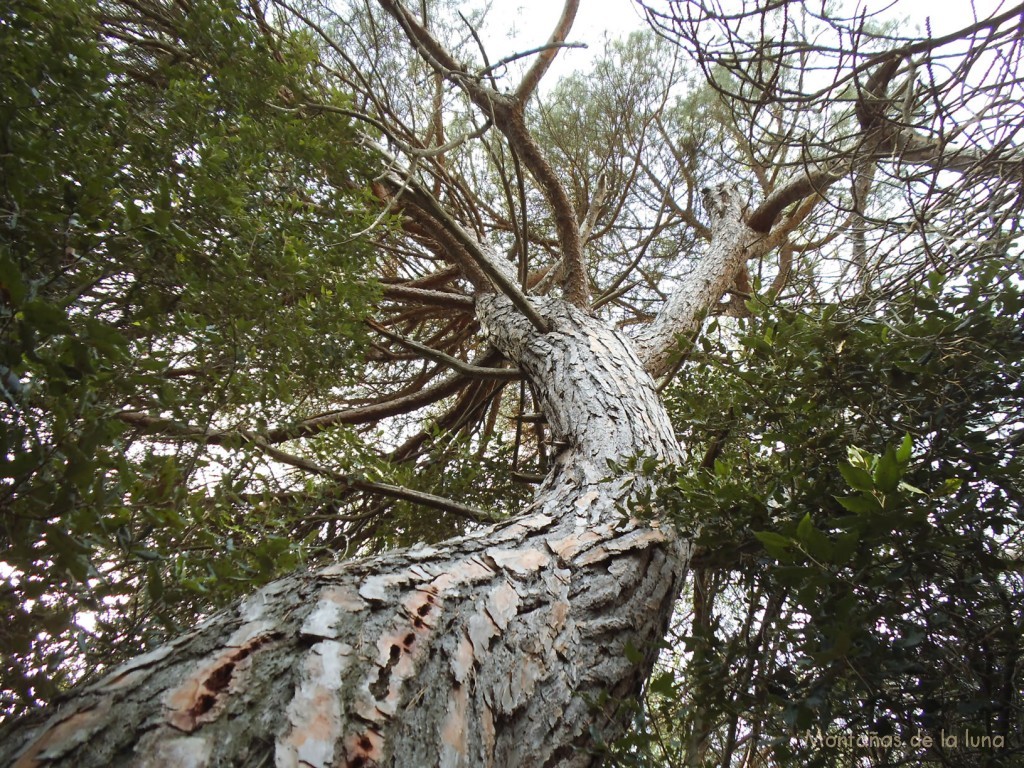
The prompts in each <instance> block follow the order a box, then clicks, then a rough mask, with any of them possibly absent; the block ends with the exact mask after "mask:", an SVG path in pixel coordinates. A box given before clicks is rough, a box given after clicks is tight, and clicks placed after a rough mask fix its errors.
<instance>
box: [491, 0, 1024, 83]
mask: <svg viewBox="0 0 1024 768" xmlns="http://www.w3.org/2000/svg"><path fill="white" fill-rule="evenodd" d="M808 2H813V3H814V5H815V6H817V5H818V4H819V3H820V2H822V0H808ZM562 4H563V0H510V1H509V0H504V1H503V0H494V1H493V2H492V6H491V11H490V13H489V14H488V23H487V25H486V26H485V27H484V29H483V30H481V34H482V37H483V39H484V42H485V45H486V46H487V52H488V55H489V56H490V58H491V60H492V61H495V60H497V59H500V58H502V57H503V56H507V55H509V54H511V53H513V52H516V51H522V50H526V49H529V48H534V47H536V46H539V45H543V44H544V43H545V42H547V38H548V36H549V35H550V34H551V30H552V29H553V28H554V26H555V23H556V22H557V21H558V17H559V15H560V14H561V11H562ZM652 5H655V6H656V5H657V0H654V2H652ZM844 5H845V6H846V7H848V8H850V9H855V12H859V11H860V10H866V11H867V13H868V14H871V13H873V12H876V11H877V12H880V13H881V17H880V18H884V19H889V18H892V19H899V20H903V19H909V20H910V24H911V27H910V28H909V29H907V30H906V31H907V32H908V33H913V32H914V31H915V30H914V29H913V27H914V26H918V27H919V29H920V30H922V31H923V30H924V29H925V19H930V23H931V31H932V34H933V35H935V36H940V35H944V34H947V33H949V32H953V31H956V30H957V29H960V28H962V27H965V26H968V25H970V24H971V23H973V22H974V18H975V12H976V13H977V16H978V18H985V17H988V16H993V15H995V14H997V13H1000V12H1003V11H1006V10H1009V9H1010V8H1011V7H1012V6H1013V5H1014V2H1012V1H1011V0H975V1H974V2H971V0H859V2H858V1H857V0H847V2H845V3H844ZM851 15H853V14H851ZM646 25H647V23H646V21H645V20H644V18H643V16H642V14H641V9H640V7H639V5H637V3H635V2H633V0H581V2H580V9H579V12H578V13H577V15H576V22H575V24H574V25H573V30H572V33H571V34H570V36H569V42H583V43H587V44H588V46H589V48H588V49H586V50H580V49H567V50H563V51H561V52H560V53H559V55H558V59H556V61H555V64H554V65H553V66H552V68H551V70H550V72H549V74H548V76H547V79H548V85H550V83H553V82H554V81H555V80H557V79H558V78H559V77H560V76H562V75H565V74H567V73H569V72H572V71H574V70H577V69H583V68H586V66H587V64H588V62H589V61H590V60H591V59H592V58H593V57H594V56H596V55H597V54H599V53H600V52H601V50H602V47H603V41H604V39H605V38H606V37H610V38H623V37H625V36H626V35H628V34H629V33H630V32H632V31H633V30H636V29H642V28H644V27H646Z"/></svg>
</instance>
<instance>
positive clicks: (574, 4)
mask: <svg viewBox="0 0 1024 768" xmlns="http://www.w3.org/2000/svg"><path fill="white" fill-rule="evenodd" d="M579 7H580V2H579V0H566V2H565V5H564V6H563V7H562V16H561V18H559V19H558V23H557V24H556V25H555V29H554V31H553V32H552V33H551V39H550V40H548V44H547V45H546V46H545V47H544V49H543V50H542V51H541V54H540V56H538V57H537V61H535V62H534V63H533V66H532V67H530V70H529V72H527V73H526V75H525V76H524V77H523V81H522V82H521V83H520V84H519V87H518V88H517V89H516V101H518V102H519V103H520V104H525V103H526V101H527V99H529V98H530V96H532V95H533V92H534V91H535V90H537V86H538V85H539V84H540V81H541V78H543V77H544V74H545V73H546V72H547V71H548V67H550V66H551V62H553V61H554V60H555V56H557V55H558V51H559V47H560V46H561V44H562V43H564V42H565V38H566V37H568V36H569V30H571V29H572V23H573V22H574V21H575V20H576V11H577V10H578V9H579Z"/></svg>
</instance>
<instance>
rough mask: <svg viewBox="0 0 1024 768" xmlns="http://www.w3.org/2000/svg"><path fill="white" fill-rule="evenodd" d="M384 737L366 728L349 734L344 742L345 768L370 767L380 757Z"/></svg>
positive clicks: (375, 763)
mask: <svg viewBox="0 0 1024 768" xmlns="http://www.w3.org/2000/svg"><path fill="white" fill-rule="evenodd" d="M383 746H384V739H383V738H382V737H381V735H380V734H379V733H377V731H375V730H373V729H372V728H368V729H366V730H365V731H363V732H362V733H357V734H355V735H353V736H351V737H350V738H349V739H348V741H347V742H346V744H345V768H371V766H375V765H377V762H378V761H379V760H380V758H381V752H382V748H383Z"/></svg>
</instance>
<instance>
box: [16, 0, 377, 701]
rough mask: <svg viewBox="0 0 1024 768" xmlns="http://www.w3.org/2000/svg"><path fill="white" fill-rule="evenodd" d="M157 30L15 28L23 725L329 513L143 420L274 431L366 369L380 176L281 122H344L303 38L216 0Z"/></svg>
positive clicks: (87, 17) (254, 581)
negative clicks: (304, 100) (369, 209)
mask: <svg viewBox="0 0 1024 768" xmlns="http://www.w3.org/2000/svg"><path fill="white" fill-rule="evenodd" d="M140 23H141V22H140V21H139V20H138V19H135V18H133V17H132V15H131V12H130V10H129V9H128V8H117V7H113V6H112V7H109V8H107V7H105V6H97V7H94V6H93V4H91V3H80V2H71V1H67V2H64V1H58V2H46V3H36V2H15V3H11V4H7V5H6V6H5V8H4V10H3V11H2V18H0V35H2V36H3V40H2V46H3V48H4V50H5V52H6V53H5V56H4V64H3V70H2V92H3V105H4V106H3V117H2V123H3V127H2V132H0V135H2V136H3V139H2V141H3V142H4V146H3V151H2V153H0V154H2V159H0V169H2V170H0V173H2V182H0V184H2V192H0V194H2V197H0V200H2V202H0V209H2V212H3V226H2V228H0V249H2V250H0V269H2V276H0V280H2V285H3V298H4V304H3V310H2V317H0V322H2V329H3V330H2V334H3V335H2V340H3V345H2V347H0V350H2V351H0V355H2V358H0V371H2V372H3V393H2V394H3V402H2V404H0V408H2V409H3V415H4V418H3V421H2V422H0V428H2V432H0V444H2V445H3V451H2V452H0V456H2V461H3V475H4V480H3V483H2V485H0V494H2V496H3V499H4V501H3V507H2V508H3V516H2V519H3V536H4V539H3V540H4V555H3V560H4V563H5V564H6V565H5V570H4V578H5V583H4V588H3V611H4V613H3V627H4V629H3V631H2V638H3V646H2V649H3V657H4V660H5V663H4V664H3V699H2V701H3V707H4V709H6V710H8V711H10V710H11V709H13V708H17V707H20V706H24V704H25V703H26V702H33V701H40V700H47V699H49V698H50V697H51V696H53V695H54V693H56V692H57V691H59V690H61V689H62V688H64V687H66V682H67V681H68V680H69V679H74V678H76V677H78V676H79V675H81V674H82V673H83V672H84V671H86V670H88V669H89V668H95V667H96V666H98V665H100V664H108V663H110V662H112V661H116V660H118V659H119V658H124V657H126V656H128V655H131V654H132V653H134V649H135V648H137V647H138V646H139V645H140V644H141V643H146V642H152V641H153V640H155V639H157V638H160V637H165V636H166V634H165V633H166V631H167V630H173V631H180V630H181V629H182V628H184V627H187V626H188V625H189V624H191V623H192V622H193V621H194V617H195V615H196V613H197V611H205V610H208V609H209V606H211V605H216V604H220V603H223V602H224V601H226V600H227V599H229V598H231V597H234V596H236V595H238V594H244V593H245V592H248V591H249V590H250V589H252V587H253V586H254V585H258V584H261V583H263V582H265V581H267V580H268V579H269V578H271V577H272V576H275V575H277V574H279V573H281V572H284V571H287V570H290V569H291V568H293V567H295V565H297V564H298V563H299V562H300V561H301V559H302V558H303V556H304V552H305V551H306V550H307V549H308V541H307V537H308V534H307V535H303V534H302V533H301V531H299V530H297V528H296V521H297V520H301V518H302V513H303V506H304V504H307V503H308V504H310V505H312V506H313V507H314V508H315V500H314V501H309V502H304V503H303V504H293V505H285V504H282V503H279V502H276V501H275V499H274V496H273V490H274V480H273V478H272V477H270V476H265V474H264V470H262V469H261V467H260V463H259V461H258V454H255V453H254V452H253V451H252V450H251V449H248V448H244V447H243V444H244V443H245V442H246V440H245V438H244V437H243V436H241V435H240V439H239V440H238V441H236V444H235V445H233V446H231V447H230V450H221V451H220V452H216V451H212V450H196V449H195V446H194V445H192V444H190V443H189V442H185V441H182V440H180V439H172V440H165V441H162V442H161V443H160V444H156V443H153V442H152V441H149V440H147V439H146V438H145V436H144V435H143V434H140V432H144V431H145V428H144V427H145V425H144V424H140V423H139V422H138V421H137V419H139V418H140V417H143V416H144V415H146V414H148V413H150V412H158V413H160V414H161V415H162V416H163V417H164V418H167V419H169V420H173V421H174V422H175V423H179V424H184V425H190V426H192V427H195V428H196V429H199V430H210V429H216V428H223V427H227V426H233V425H236V424H244V425H246V428H248V429H255V430H259V429H261V427H260V425H261V424H264V425H265V424H266V423H268V422H270V421H277V420H284V419H288V418H291V416H292V414H294V413H295V411H296V410H299V411H301V410H302V409H303V408H306V407H308V403H309V402H310V401H313V402H315V401H317V400H318V399H320V398H323V397H325V396H327V393H329V391H330V388H331V387H334V386H338V385H339V384H341V383H344V382H345V381H351V380H353V377H354V376H355V375H357V374H358V373H359V370H360V368H359V364H358V356H357V351H358V349H359V347H360V344H361V343H362V339H363V338H364V337H365V332H364V331H363V329H362V326H361V325H360V322H359V318H360V316H361V315H363V314H365V313H366V312H367V311H368V309H367V308H368V306H369V305H368V302H369V301H371V300H372V297H373V291H372V288H371V287H369V286H363V285H360V283H359V282H358V280H359V279H360V278H362V277H363V276H364V275H365V274H366V267H367V266H368V265H369V264H372V260H373V252H372V251H371V250H370V249H369V248H367V247H366V245H365V243H363V242H362V241H360V240H359V239H358V238H357V237H356V235H357V233H358V230H359V228H360V227H362V226H365V225H368V224H369V222H370V221H372V218H370V216H369V213H364V211H365V207H364V204H363V200H364V198H365V195H366V192H365V189H366V187H367V184H368V177H367V169H368V168H369V167H370V160H369V156H368V155H367V153H366V152H365V151H363V150H359V149H358V148H357V147H356V146H355V143H356V136H355V133H354V131H353V129H352V128H351V126H350V125H349V124H348V122H347V121H344V120H331V121H327V120H322V119H313V118H311V119H302V118H298V117H293V116H290V115H287V114H282V113H281V112H280V108H281V107H282V99H284V98H285V96H286V94H287V92H292V91H300V90H313V91H314V92H317V93H320V94H322V95H323V97H324V98H326V99H331V100H334V101H336V102H337V103H340V104H344V103H347V102H346V100H345V99H344V97H342V96H341V95H339V94H338V93H337V92H336V91H334V90H331V89H329V86H327V85H326V84H325V83H324V82H323V81H322V79H320V78H319V77H318V76H317V75H316V74H315V73H314V72H313V70H312V65H313V62H314V61H315V56H316V50H315V47H313V46H312V45H311V41H310V39H309V37H308V35H300V34H294V35H291V36H290V37H288V38H287V39H276V38H269V37H267V36H266V35H265V34H264V33H263V32H262V31H261V30H260V28H259V26H258V25H257V24H256V23H255V22H254V20H253V19H252V18H246V16H245V14H243V13H240V9H239V8H236V7H233V6H232V5H231V4H225V3H212V2H200V3H195V4H192V6H191V8H190V11H189V13H188V14H184V15H175V16H171V17H167V18H164V17H163V16H161V17H160V18H154V19H152V20H151V22H150V24H151V25H152V26H151V27H150V28H149V29H150V33H151V34H152V35H154V37H153V39H151V40H150V41H149V43H148V44H146V41H145V40H144V39H143V38H142V31H141V30H140V29H139V25H140ZM136 425H138V426H141V427H142V429H138V428H136V429H132V428H130V427H133V426H136ZM350 439H351V440H353V441H356V440H357V438H356V437H355V436H352V437H351V438H350ZM222 442H223V441H222ZM225 448H227V446H225ZM214 553H215V554H216V555H217V556H216V557H215V558H214V557H211V554H214ZM83 613H86V614H87V618H86V619H84V620H83V618H82V616H83ZM88 617H92V620H91V621H90V619H89V618H88Z"/></svg>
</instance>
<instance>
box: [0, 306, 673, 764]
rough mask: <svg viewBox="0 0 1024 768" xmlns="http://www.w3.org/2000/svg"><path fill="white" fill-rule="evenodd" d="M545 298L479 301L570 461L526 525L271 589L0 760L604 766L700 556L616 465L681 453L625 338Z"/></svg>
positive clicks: (27, 735)
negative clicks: (636, 504) (649, 514)
mask: <svg viewBox="0 0 1024 768" xmlns="http://www.w3.org/2000/svg"><path fill="white" fill-rule="evenodd" d="M534 303H535V306H536V307H537V309H538V310H539V311H540V313H541V314H542V315H543V316H544V317H545V319H546V320H547V321H548V323H549V324H550V326H551V331H550V332H549V333H547V334H541V333H540V332H538V331H537V330H536V329H535V328H534V326H533V325H532V324H531V323H530V322H528V321H527V320H526V319H525V318H524V317H523V316H522V315H521V314H520V313H519V312H518V311H517V310H515V309H514V308H513V307H512V305H511V303H510V302H509V301H508V300H507V299H505V298H503V297H500V296H494V295H491V296H486V297H484V298H482V299H481V300H480V301H479V304H478V312H479V316H480V319H481V321H482V323H483V324H484V326H485V327H486V328H487V330H488V333H489V335H490V338H491V340H492V342H493V343H494V344H495V346H497V347H498V349H500V350H501V351H502V352H503V353H504V354H505V355H506V356H508V357H509V358H510V359H512V360H514V361H516V362H517V363H518V364H519V365H520V366H521V367H522V368H523V370H524V371H525V372H526V373H527V375H528V376H529V377H530V379H531V381H532V382H533V384H534V385H535V386H536V387H537V389H538V391H539V392H540V393H541V398H542V401H543V408H544V412H545V414H546V416H547V418H548V420H549V423H550V426H551V431H552V434H553V437H554V440H555V441H556V445H557V446H558V447H560V449H561V450H560V452H559V453H558V455H557V459H556V461H555V466H554V468H553V470H552V472H551V473H550V475H549V476H548V478H547V479H546V481H545V482H544V484H543V485H542V486H541V488H540V489H539V491H538V493H537V496H536V498H535V501H534V502H533V504H532V505H531V506H530V507H529V508H528V509H527V510H526V511H525V512H524V513H523V514H522V515H520V516H519V517H517V518H515V519H513V520H510V521H508V522H505V523H501V524H499V525H496V526H493V527H491V528H488V529H486V530H483V531H481V532H479V533H475V534H472V535H469V536H465V537H462V538H458V539H453V540H451V541H447V542H445V543H444V544H441V545H437V546H422V547H414V548H412V549H409V550H403V551H396V552H392V553H389V554H386V555H384V556H380V557H374V558H369V559H362V560H356V561H349V562H343V563H339V564H337V565H332V566H329V567H327V568H322V569H320V570H318V571H315V572H309V573H300V574H295V575H292V576H290V577H288V578H285V579H282V580H280V581H276V582H274V583H272V584H269V585H268V586H266V587H264V588H263V589H261V590H260V591H259V592H257V593H256V594H254V595H252V596H250V597H249V598H247V599H246V600H244V601H242V602H241V603H240V604H239V605H238V606H236V607H235V608H233V609H231V610H227V611H224V612H221V613H219V614H217V615H215V616H213V617H211V618H210V619H208V620H207V621H205V622H204V623H203V624H201V625H200V626H199V627H197V628H196V629H195V630H193V631H192V632H190V633H188V634H186V635H184V636H183V637H180V638H178V639H177V640H175V641H173V642H171V643H169V644H167V645H165V646H163V647H162V648H160V649H158V650H156V651H153V652H151V653H148V654H146V655H144V656H140V657H139V658H137V659H135V660H134V661H132V662H129V663H128V664H126V665H124V666H122V667H121V668H120V669H117V670H115V671H114V672H112V673H111V674H110V675H108V676H107V677H106V678H105V679H103V680H101V681H100V682H98V683H96V684H94V685H92V686H91V687H89V688H88V689H87V690H85V691H83V692H80V693H78V695H76V696H75V698H73V699H71V700H70V701H69V703H67V704H66V705H64V706H63V707H60V708H58V709H57V710H56V711H55V712H53V713H52V714H51V715H50V717H49V719H48V720H46V721H45V722H42V723H39V722H37V723H36V724H34V725H32V724H29V723H21V724H15V726H14V727H13V728H12V729H11V730H10V731H9V732H8V733H7V734H6V738H5V739H4V743H3V746H2V747H0V757H3V758H5V762H7V763H9V762H11V761H12V760H13V761H14V764H15V765H16V766H18V767H19V768H27V767H28V766H51V765H53V766H57V765H62V766H77V767H82V766H112V765H133V766H153V767H154V768H155V767H156V766H171V765H173V766H182V767H184V766H213V765H270V764H274V765H277V766H282V767H284V766H316V767H317V768H319V767H320V766H325V767H326V766H339V765H340V766H372V765H389V766H416V767H417V768H420V767H422V766H555V765H558V766H586V765H591V764H595V763H596V762H597V761H598V758H597V757H596V756H594V755H593V754H591V753H590V752H589V751H588V745H589V744H591V743H592V742H591V730H592V729H596V730H597V731H599V732H601V733H602V734H604V735H605V736H606V737H609V738H610V737H614V736H616V735H618V734H619V733H621V732H622V730H623V728H624V722H623V720H624V718H623V717H622V716H621V713H620V712H618V711H617V709H618V707H617V703H616V700H620V699H623V698H629V697H632V696H635V695H636V694H637V693H638V692H639V690H640V687H641V685H642V682H643V680H644V679H645V677H646V675H647V674H648V672H649V671H650V667H651V664H652V663H653V660H654V657H655V655H656V649H657V643H658V641H659V640H660V639H661V638H662V636H663V633H664V631H665V628H666V624H667V622H668V620H669V617H670V614H671V612H672V606H673V603H674V601H675V599H676V597H677V595H678V593H679V590H680V587H681V582H682V579H683V576H684V572H685V570H686V566H687V562H688V557H689V546H688V545H687V544H686V543H685V542H683V541H680V540H679V539H678V538H677V536H676V535H675V534H674V532H673V531H672V530H671V529H670V528H668V527H661V526H659V525H658V524H657V523H646V522H640V521H637V520H635V519H631V518H630V517H629V515H628V513H626V512H625V511H624V507H625V504H626V502H627V501H628V500H629V496H630V494H631V493H632V492H633V491H634V490H635V487H633V486H631V484H630V483H629V482H628V480H629V479H628V478H622V477H609V475H610V474H611V472H610V470H609V464H608V462H609V461H613V462H619V463H621V462H623V461H625V460H626V459H628V458H630V457H633V456H644V457H647V456H653V457H656V458H658V459H660V460H663V461H678V459H679V455H678V446H677V444H676V441H675V439H674V436H673V433H672V429H671V425H670V424H669V420H668V417H667V415H666V413H665V411H664V408H663V407H662V405H661V404H660V402H659V400H658V397H657V394H656V392H655V390H654V386H653V382H652V381H651V378H650V376H649V375H648V374H647V373H646V372H645V371H644V369H643V367H642V365H641V363H640V361H639V359H638V358H637V355H636V353H635V352H634V351H633V348H632V345H631V344H630V343H629V342H628V341H626V340H625V339H623V338H622V337H621V336H619V335H618V334H616V333H614V332H612V331H610V330H608V329H607V328H605V327H604V326H602V325H601V324H600V323H598V322H597V321H595V320H594V319H592V318H590V317H589V316H587V315H585V314H584V313H582V312H580V311H579V310H577V309H574V308H572V307H570V306H569V305H568V304H565V303H563V302H559V301H556V300H552V299H537V300H534ZM638 482H641V483H642V480H641V481H638ZM627 647H631V648H635V649H639V650H640V651H641V653H642V655H643V660H642V661H640V662H637V661H636V658H637V655H636V654H635V653H632V652H630V653H628V654H627V650H626V649H627ZM631 659H632V660H631ZM606 694H608V695H606Z"/></svg>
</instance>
